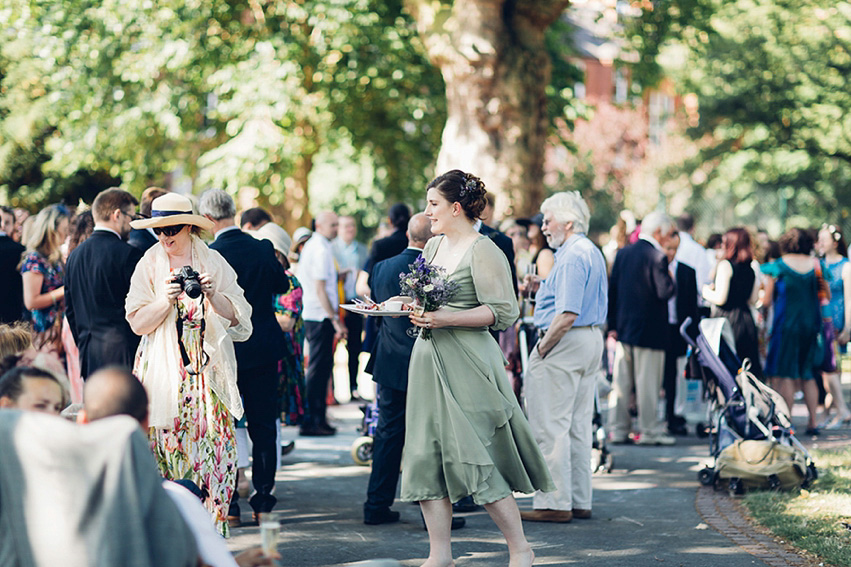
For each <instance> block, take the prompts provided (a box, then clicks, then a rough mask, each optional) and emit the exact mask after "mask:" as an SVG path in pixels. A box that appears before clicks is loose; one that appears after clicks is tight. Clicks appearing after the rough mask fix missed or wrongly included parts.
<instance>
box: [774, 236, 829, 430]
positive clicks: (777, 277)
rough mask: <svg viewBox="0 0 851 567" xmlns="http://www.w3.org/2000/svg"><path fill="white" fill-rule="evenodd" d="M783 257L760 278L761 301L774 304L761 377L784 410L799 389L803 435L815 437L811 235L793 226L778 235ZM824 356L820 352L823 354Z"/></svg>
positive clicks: (816, 319) (816, 322) (815, 284)
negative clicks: (803, 406)
mask: <svg viewBox="0 0 851 567" xmlns="http://www.w3.org/2000/svg"><path fill="white" fill-rule="evenodd" d="M779 244H780V251H781V252H782V254H783V255H782V256H781V257H780V259H779V260H777V261H776V262H771V263H770V264H766V265H764V266H762V273H763V274H765V275H766V278H765V294H764V297H763V305H764V306H766V307H768V306H769V305H771V304H772V303H773V304H774V318H773V321H772V325H771V337H770V339H769V343H768V355H767V356H766V360H765V375H766V376H770V377H772V386H773V387H774V389H775V390H777V391H778V392H779V393H780V395H781V396H783V399H784V400H785V401H786V405H787V406H789V410H791V409H792V404H793V403H794V401H795V392H797V391H798V390H801V391H803V392H804V403H805V404H806V406H807V412H808V413H809V420H808V421H807V429H806V433H807V435H818V434H819V430H818V427H816V413H817V411H818V384H816V381H815V379H814V375H813V368H815V367H816V365H817V360H816V358H817V351H818V348H817V340H818V336H819V333H820V332H821V325H822V323H821V308H820V306H819V297H818V293H819V277H818V274H817V273H816V269H818V270H819V271H820V270H821V266H820V264H819V260H818V259H816V258H813V257H812V256H810V252H812V250H813V239H812V237H811V236H810V235H809V234H808V233H807V231H805V230H803V229H800V228H792V229H790V230H788V231H787V232H786V233H785V234H784V235H783V236H781V237H780V242H779ZM823 356H824V354H823V353H822V358H823Z"/></svg>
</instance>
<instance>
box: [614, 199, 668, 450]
mask: <svg viewBox="0 0 851 567" xmlns="http://www.w3.org/2000/svg"><path fill="white" fill-rule="evenodd" d="M674 233H676V226H675V225H674V222H673V221H672V220H671V219H670V217H668V216H667V215H665V214H664V213H661V212H653V213H650V214H649V215H647V217H646V218H645V219H644V221H643V222H642V224H641V235H640V236H639V240H638V241H637V242H635V243H634V244H631V245H630V246H627V247H626V248H624V249H622V250H621V251H620V252H618V255H617V256H616V257H615V263H614V266H613V267H612V274H611V277H610V279H609V309H608V320H609V335H610V336H612V337H613V338H615V339H616V340H617V341H618V347H617V351H616V354H615V369H614V381H613V384H612V402H613V403H612V407H611V408H610V410H609V430H610V432H611V435H612V442H613V443H626V442H628V435H629V433H630V429H631V418H630V415H629V405H630V397H631V394H632V391H633V389H634V390H635V401H636V405H637V407H638V422H639V427H640V429H641V437H640V439H639V443H640V444H642V445H672V444H673V443H674V438H673V437H670V436H669V435H667V434H666V433H665V424H664V422H663V421H660V420H659V419H658V418H657V416H656V407H657V404H658V401H659V390H660V388H661V386H662V374H663V371H664V366H665V348H666V346H667V343H668V333H669V331H668V300H669V299H670V298H671V297H673V295H674V292H675V285H674V280H673V278H671V274H670V273H668V258H667V257H666V256H665V253H664V249H663V247H664V246H665V244H667V242H668V239H669V238H671V237H672V236H673V234H674Z"/></svg>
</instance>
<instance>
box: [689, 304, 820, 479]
mask: <svg viewBox="0 0 851 567" xmlns="http://www.w3.org/2000/svg"><path fill="white" fill-rule="evenodd" d="M690 323H691V319H690V318H689V319H686V321H685V322H684V323H683V325H682V326H681V327H680V334H681V335H682V336H683V338H684V339H685V341H686V343H688V344H689V345H690V346H691V355H690V360H689V371H690V373H691V374H692V376H690V377H691V378H699V379H700V380H702V381H703V387H704V396H705V397H706V398H708V400H709V404H708V409H707V412H708V422H709V426H708V429H707V433H708V437H709V453H710V455H711V456H712V458H713V464H712V466H709V465H707V466H706V467H705V468H704V469H703V470H701V471H700V472H699V473H698V479H699V480H700V483H701V484H703V485H706V486H717V484H718V481H719V469H718V463H719V456H720V455H721V453H722V451H724V449H726V448H727V447H729V446H731V445H733V444H734V443H737V442H740V441H751V440H753V441H761V440H768V441H776V443H777V444H779V445H782V446H785V447H789V448H791V449H792V451H790V453H793V454H794V455H797V456H799V457H800V461H801V462H802V463H805V464H804V465H803V467H805V469H806V470H805V471H802V473H803V474H802V476H803V479H802V482H801V486H802V487H804V488H806V487H807V486H808V485H809V483H810V482H811V481H812V480H815V478H816V477H817V476H818V473H817V471H816V467H815V464H814V463H813V461H812V459H811V458H810V455H809V453H808V452H807V450H806V449H805V448H804V446H803V445H802V444H801V443H800V441H798V439H796V438H795V436H794V434H793V431H792V423H791V422H790V420H789V416H790V415H791V414H790V412H789V409H788V407H787V406H786V402H785V401H784V400H783V398H782V397H781V396H780V394H778V393H777V392H775V391H774V390H772V389H771V388H769V387H768V386H766V385H765V384H763V383H762V382H761V381H759V380H758V379H757V378H756V377H755V376H754V375H753V374H751V373H750V372H749V370H750V360H748V359H745V361H744V362H742V361H740V360H739V358H738V356H737V355H736V351H735V339H734V337H733V330H732V328H731V327H730V324H729V323H728V322H727V320H726V319H723V318H712V319H703V320H702V321H700V323H699V324H698V329H699V331H698V335H697V337H691V336H689V334H688V332H687V329H688V326H689V324H690ZM695 375H696V376H695ZM770 445H773V443H772V444H770ZM771 476H773V475H769V478H768V481H767V483H768V486H769V487H771V488H779V487H780V486H779V484H778V482H777V479H776V478H770V477H771ZM744 488H745V486H744V483H743V482H742V480H741V479H740V478H735V477H734V478H730V485H729V490H730V492H731V493H734V494H742V493H743V492H744Z"/></svg>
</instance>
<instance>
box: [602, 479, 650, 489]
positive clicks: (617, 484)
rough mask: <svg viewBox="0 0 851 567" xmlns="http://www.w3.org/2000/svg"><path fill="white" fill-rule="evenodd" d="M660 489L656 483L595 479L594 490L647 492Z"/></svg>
mask: <svg viewBox="0 0 851 567" xmlns="http://www.w3.org/2000/svg"><path fill="white" fill-rule="evenodd" d="M658 487H659V485H658V484H656V483H651V482H638V481H635V480H632V479H629V480H627V479H609V478H606V479H594V490H647V489H649V488H658Z"/></svg>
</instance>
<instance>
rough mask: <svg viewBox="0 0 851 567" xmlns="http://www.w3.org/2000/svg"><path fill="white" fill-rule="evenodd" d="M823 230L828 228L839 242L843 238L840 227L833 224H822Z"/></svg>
mask: <svg viewBox="0 0 851 567" xmlns="http://www.w3.org/2000/svg"><path fill="white" fill-rule="evenodd" d="M821 228H822V230H826V231H828V232H829V233H830V235H831V236H832V237H833V239H834V240H835V241H837V242H839V239H840V238H842V232H840V230H839V228H837V226H836V225H833V224H823V225H821Z"/></svg>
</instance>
